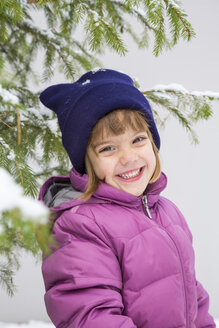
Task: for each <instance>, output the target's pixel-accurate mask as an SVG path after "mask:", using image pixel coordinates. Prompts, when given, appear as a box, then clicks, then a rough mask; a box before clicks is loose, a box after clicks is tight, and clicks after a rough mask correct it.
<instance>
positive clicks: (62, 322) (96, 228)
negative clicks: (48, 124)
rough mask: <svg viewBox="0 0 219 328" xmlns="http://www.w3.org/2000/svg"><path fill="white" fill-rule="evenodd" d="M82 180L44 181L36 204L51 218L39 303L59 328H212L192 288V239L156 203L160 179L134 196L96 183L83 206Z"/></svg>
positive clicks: (178, 219)
mask: <svg viewBox="0 0 219 328" xmlns="http://www.w3.org/2000/svg"><path fill="white" fill-rule="evenodd" d="M86 184H87V175H83V176H82V175H80V174H79V173H77V172H76V171H75V170H74V169H72V170H71V173H70V177H69V176H65V177H51V178H50V179H49V180H47V181H46V182H45V183H44V185H43V186H42V188H41V191H40V199H41V200H43V201H44V202H45V203H46V204H47V205H48V206H49V207H50V208H51V210H52V211H53V212H56V213H57V215H56V217H57V216H58V218H57V219H56V221H55V222H54V226H53V229H52V234H53V236H54V238H55V240H56V241H57V245H58V246H57V247H55V248H53V251H52V254H51V255H49V256H48V257H46V258H44V260H43V264H42V272H43V277H44V282H45V288H46V294H45V303H46V308H47V312H48V315H49V316H50V318H51V320H52V321H53V323H54V325H55V326H56V327H58V328H82V327H83V328H134V327H138V328H195V327H196V328H201V327H203V328H204V327H206V328H207V327H216V326H215V323H214V320H213V318H212V317H211V316H210V315H209V314H208V308H209V297H208V294H207V292H206V291H205V290H204V289H203V287H202V285H201V284H200V283H199V282H198V281H196V278H195V269H194V251H193V247H192V235H191V232H190V230H189V228H188V226H187V224H186V222H185V219H184V217H183V216H182V214H181V212H180V211H179V209H178V208H177V207H176V206H175V205H174V204H173V203H172V202H171V201H169V200H168V199H166V198H164V197H162V196H160V193H161V191H162V190H164V188H165V187H166V184H167V178H166V176H165V174H164V173H162V174H161V176H160V178H159V179H158V180H157V181H156V182H154V183H152V184H149V185H148V186H147V189H146V191H145V194H144V196H143V197H136V196H133V195H131V194H129V193H126V192H124V191H121V190H118V189H116V188H114V187H111V186H109V185H106V184H104V183H101V184H100V186H99V188H98V190H97V191H96V192H95V194H94V195H93V197H91V198H90V199H89V200H88V201H86V202H84V203H83V202H81V201H79V200H78V199H77V197H78V196H79V195H80V194H81V191H84V190H85V188H86Z"/></svg>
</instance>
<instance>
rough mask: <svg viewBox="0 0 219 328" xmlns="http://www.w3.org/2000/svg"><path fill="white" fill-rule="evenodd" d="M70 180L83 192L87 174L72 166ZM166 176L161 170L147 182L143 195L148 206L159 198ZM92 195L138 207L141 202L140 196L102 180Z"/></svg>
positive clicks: (164, 186)
mask: <svg viewBox="0 0 219 328" xmlns="http://www.w3.org/2000/svg"><path fill="white" fill-rule="evenodd" d="M70 180H71V184H72V186H73V187H74V188H75V189H77V190H81V191H82V192H84V191H85V190H86V187H87V184H88V176H87V174H83V175H82V174H80V173H78V172H77V171H76V170H75V169H74V168H72V169H71V172H70ZM166 185H167V176H166V175H165V174H164V173H163V172H161V175H160V177H159V178H158V179H157V181H155V182H153V183H149V184H148V186H147V188H146V190H145V192H144V195H147V200H148V206H149V207H152V206H153V205H154V204H155V203H156V202H157V201H158V198H159V195H160V193H161V192H162V191H163V190H164V189H165V188H166ZM93 197H94V198H96V199H99V200H105V201H108V202H111V203H117V204H120V205H123V206H128V207H138V206H139V205H140V204H141V199H142V197H141V196H139V197H137V196H134V195H132V194H129V193H127V192H125V191H123V190H120V189H116V188H114V187H112V186H110V185H107V184H106V183H104V182H100V184H99V187H98V189H97V190H96V192H95V193H94V194H93Z"/></svg>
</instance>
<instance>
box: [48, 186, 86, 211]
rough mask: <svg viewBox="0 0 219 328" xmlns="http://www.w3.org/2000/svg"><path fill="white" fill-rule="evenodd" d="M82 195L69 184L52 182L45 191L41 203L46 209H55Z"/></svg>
mask: <svg viewBox="0 0 219 328" xmlns="http://www.w3.org/2000/svg"><path fill="white" fill-rule="evenodd" d="M80 195H82V192H81V191H78V190H75V189H74V188H73V187H72V185H71V184H70V183H61V182H59V183H57V182H53V183H52V184H51V185H50V186H49V188H48V189H47V191H46V193H45V195H44V197H43V201H44V203H45V204H46V205H47V206H48V207H56V206H59V205H61V204H62V203H66V202H69V201H71V200H73V199H75V198H78V197H79V196H80Z"/></svg>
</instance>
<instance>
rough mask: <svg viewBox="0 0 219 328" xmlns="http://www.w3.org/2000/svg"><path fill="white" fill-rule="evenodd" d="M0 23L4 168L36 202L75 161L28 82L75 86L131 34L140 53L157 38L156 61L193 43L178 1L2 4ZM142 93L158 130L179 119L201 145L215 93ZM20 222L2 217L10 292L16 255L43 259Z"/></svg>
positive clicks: (2, 271) (17, 216)
mask: <svg viewBox="0 0 219 328" xmlns="http://www.w3.org/2000/svg"><path fill="white" fill-rule="evenodd" d="M34 10H35V11H39V12H42V13H43V15H44V17H45V21H46V23H47V28H46V29H43V28H41V27H40V26H37V24H36V23H35V22H34V20H33V18H32V12H33V11H34ZM0 17H1V18H0V54H1V55H0V100H1V107H0V166H1V167H3V168H5V169H6V170H7V171H8V172H9V173H10V174H11V175H12V176H13V177H14V179H15V181H16V182H17V183H18V184H20V185H21V186H22V187H23V190H24V194H25V195H31V196H32V197H36V195H37V193H38V188H39V184H40V182H42V180H44V179H45V178H47V177H48V176H50V175H56V174H61V175H62V174H68V172H69V169H70V162H69V159H68V157H67V155H66V153H65V151H64V150H63V147H62V144H61V137H60V131H59V128H58V126H57V121H56V119H55V115H54V114H53V113H52V112H50V111H47V110H45V109H42V107H40V105H39V100H38V93H36V92H33V90H31V89H30V87H29V82H30V80H33V81H35V83H37V82H38V81H42V80H43V81H47V80H49V79H50V78H51V77H52V76H53V73H54V70H55V67H58V69H59V70H60V71H61V72H62V73H63V74H64V76H65V78H66V80H68V81H74V80H75V79H76V78H77V77H78V75H80V74H81V73H82V72H83V71H84V70H90V69H92V68H93V67H95V66H101V63H100V62H99V60H97V58H96V55H97V54H100V55H101V54H102V53H103V51H104V48H105V47H109V48H110V49H111V50H112V51H114V52H116V53H118V54H120V55H121V56H124V55H125V54H126V53H127V47H126V45H125V43H124V41H123V35H124V34H125V33H128V34H129V35H131V37H132V38H133V40H134V41H135V42H136V44H137V45H138V47H139V48H147V47H148V45H149V36H153V54H154V55H155V56H158V55H159V54H161V53H162V51H164V50H166V51H167V50H169V49H171V48H172V47H174V46H175V45H176V43H177V42H178V40H179V39H180V38H183V39H184V40H185V41H189V40H190V39H191V38H192V37H194V36H195V32H194V30H193V28H192V26H191V24H190V23H189V21H188V19H187V15H186V13H185V11H184V10H183V8H182V6H181V4H180V2H179V1H177V0H126V1H119V0H113V1H112V0H96V1H93V0H86V1H84V0H71V1H69V0H62V1H61V0H50V1H49V0H38V1H37V0H1V2H0ZM130 17H133V18H135V19H136V20H137V21H138V22H139V24H140V26H141V27H142V34H141V36H139V35H138V33H137V32H135V30H134V28H133V26H132V25H131V24H130V19H129V18H130ZM78 26H80V27H81V28H82V30H83V31H84V38H83V39H81V40H77V39H76V37H75V31H76V29H77V27H78ZM42 50H43V53H44V63H43V73H42V74H39V72H36V71H35V70H34V69H33V64H34V61H35V58H36V56H37V54H38V52H39V51H41V52H42ZM143 93H144V94H145V95H146V96H147V98H148V99H149V101H150V103H151V105H152V109H153V112H154V116H155V120H156V123H157V125H158V127H161V126H164V124H165V121H166V119H167V117H168V115H174V116H175V117H176V118H177V119H178V120H179V122H180V123H181V124H182V125H183V126H184V127H185V128H186V129H187V130H188V131H189V133H190V136H191V137H192V141H193V142H195V143H197V142H198V138H197V136H196V135H195V132H194V131H193V129H192V126H193V124H194V123H196V122H197V121H198V120H200V119H208V118H209V117H210V116H211V115H212V109H211V101H212V100H214V99H218V98H219V95H218V94H213V93H202V94H201V93H199V94H198V93H190V92H188V91H187V90H185V89H183V88H182V87H179V86H176V85H170V86H157V87H156V88H154V89H152V90H146V91H143ZM163 113H165V115H164V114H163ZM33 164H34V166H33ZM33 167H37V170H36V169H34V170H33ZM0 188H1V187H0ZM21 216H22V214H21V212H19V211H18V210H15V211H4V212H3V213H2V214H1V216H0V226H1V227H2V229H3V232H0V254H1V255H3V256H4V257H6V258H7V263H6V264H4V263H2V264H1V266H0V283H2V284H3V285H6V286H7V288H8V291H9V292H10V293H12V291H13V284H12V277H13V272H14V269H15V268H16V267H17V265H18V263H19V262H18V261H17V253H16V252H15V250H17V249H19V248H24V249H26V250H29V251H31V252H32V253H33V254H37V249H38V248H37V246H36V239H34V231H35V229H36V225H33V224H32V225H31V221H25V223H24V221H23V220H22V218H21ZM9 222H10V224H9ZM27 222H28V223H27ZM28 227H29V229H28ZM47 232H48V231H47V229H46V227H45V226H41V228H40V229H38V234H37V236H38V237H37V238H38V240H39V241H40V244H41V246H42V247H43V245H45V243H44V241H45V240H46V239H47V238H48V234H47ZM4 245H5V246H4ZM31 245H32V246H31ZM10 281H11V283H10Z"/></svg>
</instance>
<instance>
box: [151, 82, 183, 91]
mask: <svg viewBox="0 0 219 328" xmlns="http://www.w3.org/2000/svg"><path fill="white" fill-rule="evenodd" d="M151 90H154V91H166V90H173V91H176V92H177V91H178V92H182V93H189V92H188V90H186V89H185V88H184V87H183V86H182V85H180V84H177V83H170V84H167V85H164V84H156V85H155V86H154V87H153V88H151Z"/></svg>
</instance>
